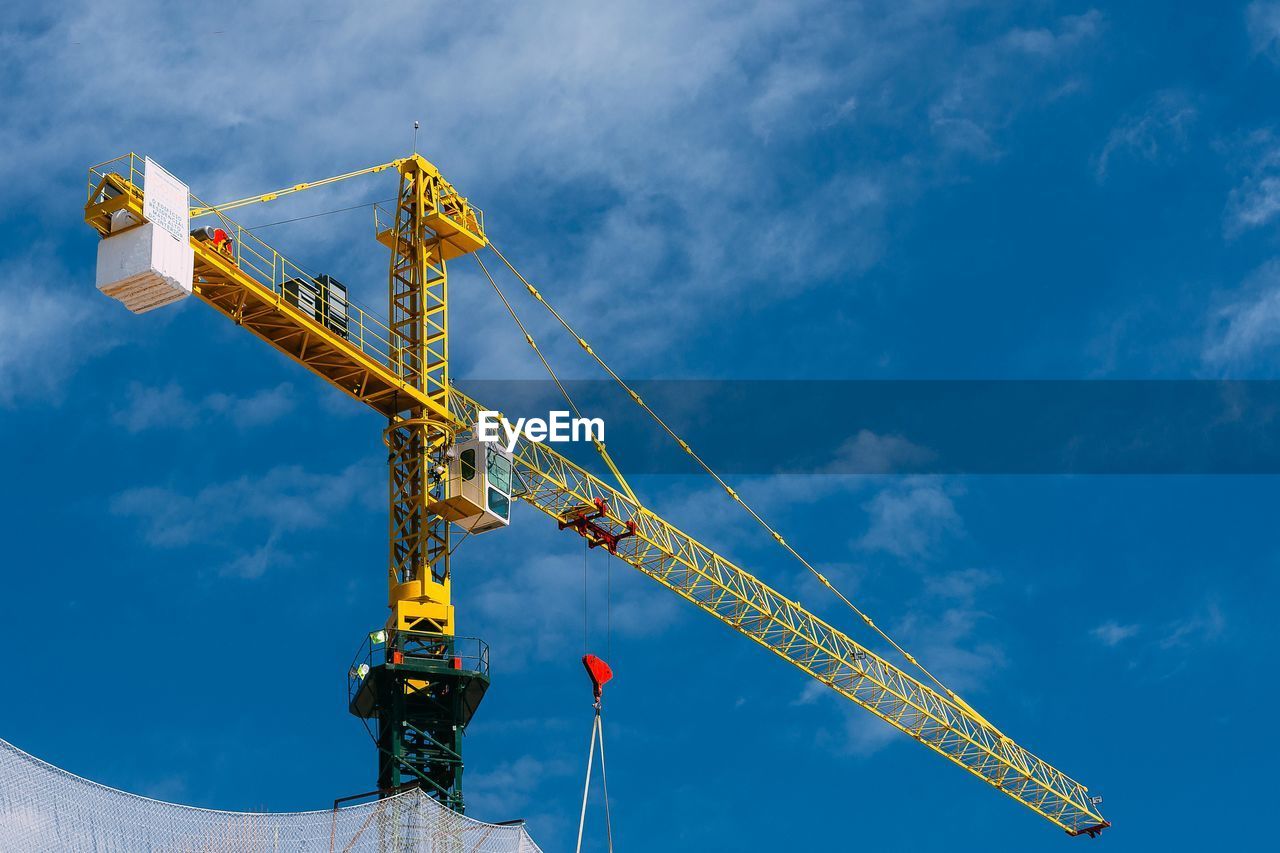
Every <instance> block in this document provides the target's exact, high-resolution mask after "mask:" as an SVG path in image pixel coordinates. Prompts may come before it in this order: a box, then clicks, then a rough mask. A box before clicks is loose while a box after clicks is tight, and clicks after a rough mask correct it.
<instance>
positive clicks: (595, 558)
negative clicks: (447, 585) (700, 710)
mask: <svg viewBox="0 0 1280 853" xmlns="http://www.w3.org/2000/svg"><path fill="white" fill-rule="evenodd" d="M585 559H587V560H588V561H589V562H588V563H587V564H586V565H585V566H584V565H583V560H584V557H583V546H582V545H581V543H579V542H578V541H577V540H576V539H575V540H573V541H571V542H570V543H569V547H566V546H565V545H563V544H561V545H560V546H559V547H556V548H554V549H551V550H550V552H549V553H544V554H540V555H538V556H531V557H527V558H526V559H523V560H519V561H515V562H513V563H512V565H510V566H509V567H508V570H507V571H504V572H503V573H502V575H501V576H500V577H494V578H492V579H491V580H487V581H485V582H484V583H482V584H480V585H479V586H478V587H477V588H476V589H475V590H474V592H473V593H471V599H470V600H471V601H472V602H473V603H474V609H475V612H476V613H477V614H478V618H479V619H481V620H483V621H482V624H483V625H484V626H485V628H484V635H485V637H486V638H487V639H488V641H489V642H490V644H491V645H493V646H494V647H495V648H496V647H501V648H503V650H504V651H503V655H504V660H505V661H506V664H505V665H506V666H509V667H512V668H515V669H519V668H521V667H523V666H526V665H527V664H529V663H533V662H539V661H547V660H553V659H555V658H556V657H557V656H558V655H562V654H563V653H564V652H565V650H566V649H568V648H573V647H575V646H577V647H580V644H581V641H582V637H583V630H584V619H586V618H587V614H586V613H584V609H585V608H586V602H584V590H583V584H584V583H589V584H590V587H591V590H592V591H593V592H594V593H595V594H596V597H595V598H594V599H593V601H595V600H601V601H602V598H601V596H600V593H601V592H602V590H603V589H604V587H605V585H606V578H605V573H606V572H609V571H613V572H615V574H614V575H613V580H612V584H613V589H612V594H613V598H612V601H611V603H609V604H608V605H607V606H608V619H609V626H610V628H611V629H612V631H613V632H614V633H615V634H616V635H618V636H620V637H646V636H652V635H654V634H659V633H661V632H662V631H664V630H665V629H666V628H668V627H669V626H670V625H671V624H673V623H674V622H675V620H676V619H677V618H679V614H680V612H681V610H680V608H681V603H680V602H679V601H678V600H677V599H676V598H675V597H674V596H672V595H671V594H670V593H669V592H667V591H665V590H663V589H662V588H661V587H658V586H656V585H655V584H652V583H649V582H647V580H646V579H645V578H643V577H641V576H639V575H637V574H634V573H631V572H623V571H620V570H618V569H617V568H615V567H612V566H611V565H610V561H611V560H612V559H613V558H611V557H608V556H607V555H604V554H602V553H601V552H599V551H590V552H587V556H586V558H585ZM584 574H585V577H584ZM603 611H604V606H596V607H594V608H593V609H592V611H591V613H594V614H595V615H596V616H597V617H599V616H601V615H603ZM595 621H600V620H599V619H598V618H597V619H596V620H595ZM593 626H594V627H593V630H594V631H595V632H596V634H595V635H596V636H599V632H600V630H601V628H602V626H600V625H595V624H594V621H593Z"/></svg>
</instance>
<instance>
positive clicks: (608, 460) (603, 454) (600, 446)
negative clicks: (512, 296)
mask: <svg viewBox="0 0 1280 853" xmlns="http://www.w3.org/2000/svg"><path fill="white" fill-rule="evenodd" d="M494 251H497V250H496V249H495V250H494ZM474 257H475V259H476V263H478V264H479V265H480V271H481V272H483V273H484V277H485V278H487V279H488V280H489V284H490V285H492V286H493V291H494V293H497V294H498V298H499V299H501V300H502V304H503V305H504V306H506V309H507V313H508V314H510V315H511V319H512V320H515V322H516V326H517V327H518V328H519V329H520V332H521V334H523V335H524V339H525V342H526V343H528V344H529V346H530V347H532V348H533V351H534V352H535V353H536V354H537V356H538V360H539V361H541V362H542V366H543V367H544V368H546V371H547V374H548V375H549V376H550V377H551V381H552V382H554V383H555V384H556V387H557V388H559V389H560V393H561V394H562V395H563V396H564V399H565V402H567V403H568V404H569V408H570V409H573V414H574V417H576V418H578V419H579V420H581V418H582V412H581V411H579V410H578V406H577V404H576V403H574V402H573V397H571V396H570V395H569V389H568V388H565V387H564V383H563V382H561V381H560V377H559V376H556V372H555V371H554V370H553V369H552V368H551V364H550V362H548V361H547V357H546V356H544V355H543V354H542V350H540V349H538V344H537V343H536V342H535V341H534V340H533V335H531V334H529V330H528V329H527V328H525V325H524V322H523V321H522V320H521V319H520V315H519V314H517V313H516V309H515V308H514V307H513V306H512V305H511V302H510V300H508V299H507V295H506V294H505V293H503V292H502V288H501V287H499V286H498V282H496V281H494V278H493V276H492V275H490V274H489V268H488V267H486V266H485V265H484V261H483V260H481V258H480V255H479V253H476V254H475V255H474ZM499 257H501V255H499ZM504 260H505V259H504ZM592 443H593V444H595V447H596V452H597V453H599V454H600V458H601V459H603V460H604V463H605V465H607V466H609V470H610V471H611V472H612V473H613V476H614V479H616V480H617V481H618V485H619V486H621V487H622V491H623V492H625V493H626V495H627V497H629V498H631V500H633V501H635V502H636V503H640V499H639V498H637V497H636V493H635V492H633V491H631V486H630V485H629V484H628V483H627V480H626V478H625V477H623V476H622V471H620V470H618V466H617V465H615V464H614V462H613V457H611V456H610V455H609V451H608V450H606V449H605V446H604V442H603V441H601V440H600V439H598V438H597V439H592Z"/></svg>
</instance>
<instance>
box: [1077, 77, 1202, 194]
mask: <svg viewBox="0 0 1280 853" xmlns="http://www.w3.org/2000/svg"><path fill="white" fill-rule="evenodd" d="M1196 116H1197V110H1196V107H1195V104H1194V103H1193V102H1192V101H1191V98H1190V97H1189V96H1188V95H1187V94H1186V93H1184V92H1179V91H1175V90H1166V91H1163V92H1159V93H1158V94H1156V95H1155V96H1154V97H1153V98H1152V99H1151V100H1150V101H1149V102H1148V103H1147V105H1146V106H1145V107H1143V108H1142V109H1141V110H1139V111H1137V112H1136V113H1134V114H1132V115H1129V116H1127V117H1125V118H1124V119H1123V120H1121V121H1120V123H1119V124H1117V125H1116V126H1115V127H1114V128H1112V130H1111V133H1110V134H1108V135H1107V141H1106V143H1105V144H1104V145H1103V146H1102V152H1101V153H1100V154H1099V155H1098V160H1097V166H1096V170H1095V172H1096V176H1097V178H1098V180H1099V181H1103V180H1105V179H1106V178H1107V174H1108V171H1109V170H1110V169H1112V168H1113V167H1114V166H1115V163H1116V162H1117V161H1119V160H1122V159H1124V160H1138V161H1145V162H1161V161H1168V160H1169V159H1171V158H1172V157H1173V156H1174V155H1175V154H1176V153H1178V152H1180V151H1181V150H1182V149H1183V148H1184V147H1185V145H1186V141H1187V131H1188V129H1189V128H1190V127H1191V125H1192V124H1193V123H1194V122H1195V120H1196Z"/></svg>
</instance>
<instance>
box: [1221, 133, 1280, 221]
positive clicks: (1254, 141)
mask: <svg viewBox="0 0 1280 853" xmlns="http://www.w3.org/2000/svg"><path fill="white" fill-rule="evenodd" d="M1224 147H1225V148H1226V153H1227V154H1228V155H1230V156H1231V157H1232V158H1233V159H1234V160H1236V161H1237V164H1236V165H1237V170H1238V171H1239V172H1241V173H1243V176H1242V178H1241V179H1240V183H1239V184H1238V185H1237V186H1236V187H1235V188H1234V189H1232V190H1231V193H1230V195H1229V196H1228V197H1227V210H1226V218H1225V221H1224V223H1223V231H1224V232H1225V233H1226V235H1227V236H1228V237H1233V236H1237V235H1239V234H1242V233H1244V232H1246V231H1249V230H1251V229H1254V228H1258V227H1261V226H1263V225H1266V224H1267V223H1269V222H1271V221H1272V220H1273V219H1275V217H1276V214H1278V213H1280V140H1277V139H1276V138H1275V134H1274V133H1273V132H1272V131H1271V130H1270V129H1262V130H1257V131H1254V132H1253V133H1251V134H1249V135H1248V136H1247V137H1246V138H1245V139H1244V140H1243V141H1242V142H1240V143H1238V144H1231V145H1226V146H1224Z"/></svg>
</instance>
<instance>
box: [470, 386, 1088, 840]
mask: <svg viewBox="0 0 1280 853" xmlns="http://www.w3.org/2000/svg"><path fill="white" fill-rule="evenodd" d="M451 402H452V404H453V407H454V414H455V416H456V417H457V419H458V420H459V421H461V422H463V423H475V421H476V418H477V414H478V412H479V411H480V410H481V406H480V405H479V404H478V403H476V402H475V401H474V400H472V399H470V398H468V397H466V396H465V395H463V394H462V393H460V392H458V391H456V390H455V391H454V393H453V396H452V400H451ZM515 463H516V469H517V471H518V472H519V473H520V475H521V478H522V480H523V486H524V491H523V493H522V494H521V495H520V499H521V500H522V501H523V502H525V503H527V504H529V505H530V506H532V507H534V508H535V509H538V510H540V511H541V512H543V513H545V514H546V515H548V516H550V517H552V518H555V519H558V520H565V519H568V518H571V517H572V516H573V514H574V513H576V512H578V511H580V510H581V509H582V508H583V507H590V506H592V505H593V503H594V501H595V500H596V499H598V498H599V499H603V500H604V501H605V502H606V503H607V504H608V507H609V510H610V513H609V517H608V519H607V520H606V519H601V520H600V522H599V523H607V524H609V525H611V527H612V529H613V531H614V532H617V533H622V532H625V530H626V524H627V522H632V523H634V525H635V535H634V536H630V537H627V538H624V539H622V540H621V541H620V542H619V543H618V546H617V552H616V555H615V556H617V557H618V558H619V559H621V560H623V561H624V562H626V563H628V564H629V565H631V566H633V567H634V568H636V569H638V570H640V571H641V572H643V573H644V574H646V575H648V576H649V577H651V578H653V579H654V580H656V581H657V582H658V583H660V584H662V585H663V586H665V587H666V588H667V589H670V590H671V591H672V592H674V593H676V594H677V595H679V596H680V597H682V598H684V599H686V600H687V601H690V602H692V603H693V604H695V605H697V606H698V607H699V608H701V609H702V610H703V611H705V612H707V613H709V614H711V615H712V616H714V617H716V618H717V619H719V620H720V621H721V622H723V623H724V624H726V625H728V626H729V627H730V628H732V629H733V630H735V631H737V632H738V633H740V634H743V635H745V636H747V637H749V638H751V639H752V640H754V641H755V642H757V643H759V644H760V645H762V646H764V647H765V648H767V649H769V650H770V651H772V652H773V653H774V654H776V655H778V656H779V657H781V658H782V659H783V660H786V661H787V662H788V663H791V664H792V665H794V666H796V667H797V668H799V669H800V670H802V671H803V672H805V673H807V674H808V675H810V676H811V677H813V678H816V679H817V680H818V681H820V682H822V683H823V684H825V685H827V686H828V687H830V688H831V689H833V690H835V691H836V692H837V693H839V694H841V695H842V696H844V697H846V698H848V699H850V700H852V701H853V702H855V703H856V704H858V705H860V706H862V707H863V708H865V709H866V710H868V711H870V712H871V713H872V714H875V715H876V716H877V717H879V718H880V719H882V720H884V721H885V722H887V723H888V724H889V725H891V726H893V727H894V728H896V729H898V730H900V731H902V732H904V733H906V734H907V735H909V736H910V737H912V738H913V739H915V740H917V741H919V742H920V743H922V744H924V745H925V746H927V747H929V748H930V749H932V750H934V751H935V752H937V753H939V754H941V755H944V756H946V757H947V758H948V759H950V760H951V761H953V762H954V763H956V764H958V765H960V766H961V767H963V768H964V769H965V770H968V771H969V772H970V773H972V774H973V775H975V776H977V777H979V778H980V779H983V780H984V781H986V782H987V783H988V784H990V785H992V786H993V787H995V788H997V789H999V790H1000V791H1002V792H1003V793H1005V794H1006V795H1008V796H1009V797H1012V798H1013V799H1015V800H1017V801H1018V802H1020V803H1022V804H1023V805H1024V806H1027V807H1028V808H1030V809H1031V810H1033V811H1035V812H1036V813H1037V814H1039V815H1040V816H1042V817H1044V818H1046V819H1047V820H1049V821H1051V822H1052V823H1054V824H1055V825H1057V826H1058V827H1060V828H1062V829H1064V830H1065V831H1067V832H1068V833H1070V834H1072V835H1078V834H1081V833H1093V832H1097V831H1099V830H1100V829H1102V828H1103V827H1105V826H1107V825H1109V824H1108V823H1107V822H1106V820H1105V819H1104V818H1103V817H1102V815H1101V814H1100V813H1099V811H1098V809H1097V807H1096V806H1095V805H1094V804H1093V802H1092V801H1091V800H1090V798H1089V794H1088V790H1087V789H1086V788H1085V787H1084V786H1083V785H1081V784H1080V783H1079V782H1076V781H1075V780H1073V779H1071V778H1069V777H1068V776H1066V775H1065V774H1063V773H1062V772H1061V771H1059V770H1057V769H1056V768H1054V767H1052V766H1051V765H1049V764H1048V763H1046V762H1044V761H1043V760H1041V759H1039V758H1037V757H1036V756H1034V755H1032V754H1031V753H1030V752H1028V751H1027V750H1025V749H1023V748H1022V747H1021V746H1018V745H1017V744H1016V743H1014V742H1013V741H1012V740H1010V739H1009V738H1008V737H1005V736H1004V735H1003V734H1001V733H1000V732H999V731H998V730H997V729H995V727H993V726H992V725H991V724H989V723H987V722H986V720H984V719H983V718H982V717H980V716H979V715H977V714H976V713H974V712H972V711H971V710H970V709H969V708H968V707H967V706H964V705H962V704H958V703H956V702H954V701H952V700H951V699H950V698H948V697H946V696H944V695H943V694H941V693H939V692H938V691H936V690H934V689H933V688H931V687H929V686H927V685H925V684H923V683H921V682H920V681H918V680H916V679H915V678H913V677H912V676H910V675H908V674H907V673H906V672H904V671H903V670H901V669H899V668H898V667H896V666H894V665H893V664H891V663H889V662H888V661H886V660H885V659H884V658H882V657H880V656H879V655H877V654H876V653H874V652H872V651H871V650H870V649H868V648H866V647H865V646H863V645H861V644H860V643H858V642H856V641H854V640H853V639H851V638H850V637H849V636H847V635H846V634H844V633H843V632H841V631H839V630H838V629H836V628H834V627H832V626H831V625H829V624H827V623H826V622H824V621H823V620H821V619H819V618H818V617H817V616H815V615H813V614H812V613H810V612H809V611H807V610H805V609H804V608H803V607H802V606H801V605H800V604H799V602H796V601H792V600H791V599H789V598H787V597H786V596H784V595H782V594H781V593H779V592H777V591H776V590H774V589H772V588H771V587H769V586H768V585H767V584H765V583H764V582H762V581H760V580H759V579H758V578H756V577H754V576H752V575H751V574H750V573H748V572H746V571H745V570H743V569H741V568H739V567H738V566H736V565H734V564H733V563H731V562H729V561H728V560H727V559H725V558H724V557H722V556H720V555H719V554H717V553H716V552H714V551H712V550H711V549H710V548H708V547H707V546H706V545H703V544H702V543H701V542H699V541H698V540H696V539H694V538H693V537H692V536H689V535H688V534H687V533H684V532H682V531H680V530H679V529H677V528H676V527H675V526H674V525H672V524H670V523H668V522H667V521H665V520H664V519H662V518H660V517H659V516H657V515H655V514H654V513H653V512H651V511H649V510H648V509H645V508H644V507H643V506H641V505H640V504H639V503H638V502H636V501H634V500H632V499H631V498H629V497H627V496H626V495H624V494H622V493H621V492H619V491H617V490H616V489H614V488H612V487H611V486H609V485H607V484H605V483H604V482H602V481H601V480H599V479H597V478H596V477H594V476H592V475H591V474H589V473H588V472H586V471H585V470H583V469H582V468H580V467H578V466H577V465H575V464H574V463H572V462H570V461H569V460H567V459H565V458H564V457H563V456H561V455H559V454H558V453H556V452H555V451H553V450H551V449H550V448H549V447H548V446H547V445H546V444H543V443H538V442H530V441H526V440H524V439H523V438H522V439H520V441H519V443H518V445H517V446H516V450H515Z"/></svg>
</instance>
